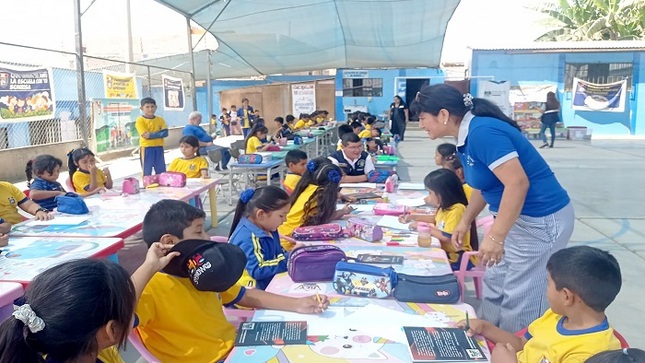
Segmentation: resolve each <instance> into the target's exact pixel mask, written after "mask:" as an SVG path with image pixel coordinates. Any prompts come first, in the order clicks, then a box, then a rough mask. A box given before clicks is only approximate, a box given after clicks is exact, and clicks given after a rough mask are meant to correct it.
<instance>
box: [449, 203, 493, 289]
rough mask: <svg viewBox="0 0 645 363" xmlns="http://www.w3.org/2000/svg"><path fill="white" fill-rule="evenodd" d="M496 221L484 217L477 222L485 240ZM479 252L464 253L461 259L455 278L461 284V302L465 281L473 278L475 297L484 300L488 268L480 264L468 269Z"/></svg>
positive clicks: (490, 217) (489, 217) (491, 217)
mask: <svg viewBox="0 0 645 363" xmlns="http://www.w3.org/2000/svg"><path fill="white" fill-rule="evenodd" d="M494 221H495V218H494V217H493V216H492V215H491V216H486V217H482V218H480V219H478V220H477V222H476V225H477V229H480V228H481V230H482V232H483V235H484V238H486V236H487V235H488V232H490V228H491V227H492V226H493V222H494ZM477 253H478V252H477V251H468V252H464V254H463V255H462V257H461V264H460V265H459V271H455V276H457V281H458V282H459V290H460V292H461V294H460V299H461V302H463V301H464V290H465V285H464V284H465V281H464V280H465V279H466V277H471V278H472V279H473V283H474V284H475V295H476V296H477V298H478V299H481V298H482V280H483V278H484V274H485V273H486V266H484V265H483V264H478V265H476V266H474V267H473V268H471V269H470V270H469V269H468V262H469V261H470V256H477Z"/></svg>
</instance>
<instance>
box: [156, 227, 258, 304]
mask: <svg viewBox="0 0 645 363" xmlns="http://www.w3.org/2000/svg"><path fill="white" fill-rule="evenodd" d="M173 251H178V252H179V253H181V255H180V256H178V257H175V258H173V259H172V261H170V263H169V264H168V266H166V267H165V268H164V269H163V272H165V273H167V274H170V275H174V276H178V277H188V278H189V279H190V281H191V282H192V283H193V286H195V288H196V289H197V290H200V291H214V292H223V291H226V290H228V289H230V288H231V286H233V285H235V283H236V282H237V281H238V280H239V279H240V277H241V276H242V273H243V272H244V269H245V267H246V255H245V254H244V251H242V249H240V248H239V247H237V246H235V245H232V244H230V243H221V242H213V241H208V240H200V239H189V240H185V241H181V242H179V243H177V244H176V245H175V246H174V247H173V248H172V249H171V250H170V252H173Z"/></svg>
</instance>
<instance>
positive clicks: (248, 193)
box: [240, 188, 255, 204]
mask: <svg viewBox="0 0 645 363" xmlns="http://www.w3.org/2000/svg"><path fill="white" fill-rule="evenodd" d="M253 194H255V189H253V188H248V189H245V190H244V191H243V192H242V193H240V200H241V201H242V203H244V204H246V203H248V202H249V200H251V198H253Z"/></svg>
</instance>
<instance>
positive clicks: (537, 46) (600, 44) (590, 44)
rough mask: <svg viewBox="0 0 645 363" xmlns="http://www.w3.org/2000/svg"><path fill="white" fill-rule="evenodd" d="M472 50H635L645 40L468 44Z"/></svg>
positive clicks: (643, 44) (643, 47) (640, 46)
mask: <svg viewBox="0 0 645 363" xmlns="http://www.w3.org/2000/svg"><path fill="white" fill-rule="evenodd" d="M469 48H470V49H472V50H511V51H513V50H518V51H522V50H527V51H532V50H547V51H554V50H575V51H585V50H590V51H591V50H602V49H609V50H622V49H625V50H635V49H645V41H641V40H621V41H586V42H533V43H523V44H503V45H500V44H498V45H490V46H482V45H478V46H470V47H469Z"/></svg>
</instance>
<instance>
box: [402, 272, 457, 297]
mask: <svg viewBox="0 0 645 363" xmlns="http://www.w3.org/2000/svg"><path fill="white" fill-rule="evenodd" d="M393 295H394V298H395V299H397V300H398V301H402V302H414V303H425V304H455V303H457V302H458V301H459V296H460V293H459V283H458V282H457V277H456V276H455V275H454V274H448V275H441V276H414V275H407V274H398V280H397V284H396V287H395V289H394V294H393Z"/></svg>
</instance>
